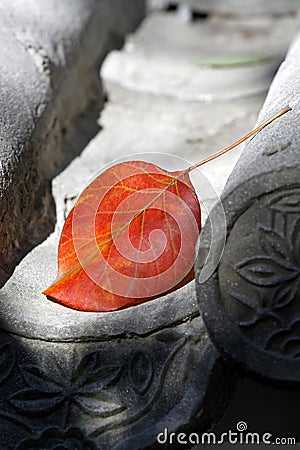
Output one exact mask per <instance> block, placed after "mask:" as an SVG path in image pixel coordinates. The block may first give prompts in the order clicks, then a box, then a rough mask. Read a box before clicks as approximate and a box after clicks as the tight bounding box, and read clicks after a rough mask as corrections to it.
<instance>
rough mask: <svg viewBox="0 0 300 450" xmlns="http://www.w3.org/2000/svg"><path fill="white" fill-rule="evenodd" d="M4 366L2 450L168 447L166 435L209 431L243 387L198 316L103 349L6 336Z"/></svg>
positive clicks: (0, 425) (1, 376)
mask: <svg viewBox="0 0 300 450" xmlns="http://www.w3.org/2000/svg"><path fill="white" fill-rule="evenodd" d="M135 314H137V315H138V314H139V313H138V312H136V313H135ZM99 319H100V318H99ZM139 319H140V320H142V321H149V317H147V316H145V315H144V314H141V316H140V317H139ZM106 320H107V321H108V323H109V322H110V319H109V318H107V319H106ZM150 321H151V319H150ZM170 325H171V324H170ZM98 326H99V327H101V319H100V320H99V322H98ZM95 334H97V333H95ZM1 361H2V365H1V370H0V382H1V385H0V419H1V420H0V429H1V433H0V448H3V449H4V448H5V449H7V450H9V449H23V450H24V449H28V450H29V449H30V450H32V449H35V448H36V449H41V448H43V449H52V448H54V444H56V446H57V447H58V446H59V445H60V446H61V448H71V447H69V446H70V445H72V449H73V448H74V449H75V448H77V449H81V448H82V449H98V448H99V449H100V448H113V449H124V450H125V449H126V450H134V449H136V450H137V449H142V448H160V447H161V445H160V444H158V443H157V441H156V437H157V435H158V434H159V433H160V432H163V430H164V428H165V427H166V428H167V429H168V432H174V431H178V428H180V431H187V430H190V431H192V430H194V431H195V430H197V432H202V431H204V430H206V429H207V427H209V426H211V424H212V423H213V422H214V421H216V420H217V419H218V418H219V416H220V415H221V414H222V413H223V410H224V406H225V404H226V402H227V400H228V395H229V393H230V390H231V387H232V385H233V383H234V380H235V376H234V375H233V374H232V372H231V370H230V369H228V368H227V367H226V366H225V365H224V363H223V361H222V360H221V358H220V356H219V355H218V353H217V351H216V350H215V348H214V346H213V345H212V344H211V342H210V340H209V339H208V336H207V332H206V331H205V329H204V327H203V323H202V320H201V318H200V317H199V316H198V317H196V318H194V319H192V320H188V321H186V322H185V323H181V324H178V325H177V326H176V327H174V326H170V327H165V329H164V330H163V331H159V330H156V331H154V332H153V331H152V332H150V333H149V334H148V335H147V337H144V336H139V335H131V336H130V335H129V334H128V335H126V333H125V334H123V335H120V336H119V337H118V338H115V339H112V338H110V339H108V340H106V341H104V342H99V341H98V340H97V337H96V336H93V338H92V340H91V341H90V342H86V343H82V342H81V343H75V342H73V343H72V344H70V343H68V344H66V343H65V344H64V343H62V342H47V341H45V340H44V341H40V340H34V339H30V340H28V339H25V338H23V337H21V336H16V335H9V334H7V333H5V334H1Z"/></svg>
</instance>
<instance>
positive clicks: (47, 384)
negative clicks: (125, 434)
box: [9, 352, 124, 417]
mask: <svg viewBox="0 0 300 450" xmlns="http://www.w3.org/2000/svg"><path fill="white" fill-rule="evenodd" d="M50 355H51V356H52V357H51V358H50V357H49V356H50ZM99 356H100V355H99V352H91V353H88V354H87V355H85V356H84V357H83V358H82V359H81V360H80V361H79V362H78V363H77V364H73V365H71V370H70V374H67V373H66V372H65V371H64V367H68V362H67V361H59V359H58V358H57V357H56V355H54V354H51V353H49V354H48V357H47V370H42V369H41V368H40V367H38V366H23V367H21V373H22V377H23V380H24V382H25V384H26V385H27V386H28V387H27V388H25V389H22V390H20V391H18V392H16V393H14V394H12V395H11V396H10V398H9V402H10V403H11V404H12V405H13V406H14V408H15V409H16V410H17V411H18V412H19V413H21V414H25V415H48V414H50V413H52V412H53V411H54V410H56V409H57V408H59V407H60V406H62V405H64V404H68V403H69V404H70V403H71V404H75V405H77V406H78V407H79V408H80V409H82V410H83V411H84V412H86V413H89V414H92V415H98V416H101V417H107V416H110V415H114V414H117V413H118V412H120V411H122V410H123V409H124V406H123V405H121V404H120V403H118V402H117V401H116V400H115V399H114V397H113V395H112V394H111V393H110V392H109V389H108V388H109V387H111V386H112V385H113V384H114V383H115V382H116V381H117V380H118V379H119V376H120V373H121V368H120V367H119V366H117V365H116V366H114V365H109V366H101V367H99V366H98V359H99ZM68 375H69V376H68Z"/></svg>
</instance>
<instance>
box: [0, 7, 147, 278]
mask: <svg viewBox="0 0 300 450" xmlns="http://www.w3.org/2000/svg"><path fill="white" fill-rule="evenodd" d="M143 13H144V1H143V0H134V1H133V2H130V5H128V2H126V1H124V0H113V1H108V0H105V1H96V0H91V1H88V2H86V1H83V0H74V1H72V2H61V1H59V0H48V1H47V2H36V1H34V0H30V1H28V2H25V3H22V2H19V1H17V0H15V1H8V0H4V1H2V2H1V5H0V17H1V19H0V20H1V27H0V29H1V31H0V42H1V45H0V60H1V69H0V84H1V99H0V111H1V118H0V136H1V143H0V199H1V203H0V234H1V238H0V249H1V251H0V285H3V283H4V282H5V281H6V280H7V279H8V277H9V276H10V275H11V273H12V271H13V269H14V267H15V265H16V264H17V263H18V262H19V261H20V258H21V257H22V256H24V254H25V253H26V252H27V251H28V250H29V249H30V248H32V247H33V246H34V245H36V244H37V243H39V242H41V240H42V239H44V238H45V237H46V235H47V234H49V232H50V231H51V230H52V229H53V226H54V221H55V215H54V203H53V199H52V196H51V191H50V181H51V179H52V178H53V177H54V176H55V175H56V174H57V173H58V172H59V171H60V170H61V169H62V168H63V167H64V166H65V165H66V164H67V163H68V162H69V161H70V160H71V159H72V158H73V157H74V155H76V154H78V152H79V151H80V150H81V149H82V148H83V146H84V145H85V144H86V143H87V141H88V140H89V139H90V138H91V137H92V136H93V135H94V134H95V133H96V132H97V130H98V129H99V127H98V125H97V123H96V119H97V116H98V114H99V110H100V108H101V107H102V105H103V102H104V95H103V91H102V88H101V83H100V81H99V67H100V64H101V62H102V61H103V59H104V57H105V56H106V54H107V53H108V51H109V50H111V49H112V48H115V47H118V46H120V45H121V43H122V38H123V35H124V33H125V32H127V31H131V30H132V29H134V28H135V27H136V25H137V24H138V22H139V21H140V20H141V18H142V16H143Z"/></svg>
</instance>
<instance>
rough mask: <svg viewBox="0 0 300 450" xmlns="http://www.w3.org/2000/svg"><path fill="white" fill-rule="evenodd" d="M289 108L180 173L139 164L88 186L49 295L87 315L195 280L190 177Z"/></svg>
mask: <svg viewBox="0 0 300 450" xmlns="http://www.w3.org/2000/svg"><path fill="white" fill-rule="evenodd" d="M290 110H291V107H290V106H286V107H285V108H283V109H282V110H281V111H279V112H278V113H276V114H275V115H274V116H272V117H271V118H270V119H268V120H267V121H265V122H264V123H262V124H261V125H259V126H258V127H257V128H255V129H254V130H253V131H251V132H250V133H248V134H247V135H245V136H244V137H243V138H241V139H239V140H238V141H236V142H235V143H234V144H232V145H230V146H229V147H227V148H225V149H223V150H221V151H220V152H218V153H216V154H214V155H212V156H210V157H208V158H207V159H205V160H203V161H200V162H199V163H196V164H194V165H192V166H190V167H189V168H188V169H186V170H183V171H180V172H167V171H166V170H163V169H161V168H159V167H158V166H155V165H154V164H149V163H143V162H141V161H134V162H126V163H122V164H118V165H116V166H114V167H111V168H110V169H108V170H107V171H106V172H104V173H103V174H102V175H100V176H99V177H98V178H97V179H96V180H95V181H93V182H92V183H91V184H90V185H89V186H88V187H87V188H86V189H85V191H84V192H83V193H82V194H81V196H80V197H79V199H78V201H77V203H76V205H75V207H74V208H73V210H72V211H71V213H70V214H69V216H68V217H67V220H66V222H65V225H64V228H63V231H62V235H61V238H60V242H59V249H58V275H57V279H56V280H55V281H54V283H53V284H52V285H51V286H50V287H49V288H48V289H46V290H45V291H44V294H46V295H47V296H48V297H49V298H51V299H52V300H54V301H57V302H59V303H62V304H63V305H66V306H69V307H71V308H75V309H79V310H82V311H113V310H115V309H120V308H125V307H128V306H131V305H137V304H138V303H142V302H145V301H146V300H150V299H153V298H155V297H158V296H160V295H163V294H166V293H167V292H171V291H173V290H175V289H177V288H179V287H180V286H183V285H184V284H185V283H187V282H188V281H190V280H191V279H192V278H193V276H194V273H193V264H194V251H195V250H194V249H195V244H196V240H197V237H198V234H199V232H200V205H199V202H198V199H197V197H196V194H195V191H194V188H193V186H192V184H191V181H190V178H189V172H191V171H192V170H194V169H196V168H197V167H200V166H202V165H203V164H206V163H207V162H209V161H212V160H213V159H215V158H217V157H219V156H221V155H224V154H225V153H227V152H229V151H230V150H232V149H233V148H235V147H236V146H237V145H239V144H241V143H242V142H244V141H245V140H246V139H248V138H250V137H251V136H254V135H255V134H256V133H259V132H260V131H261V130H263V129H264V128H265V127H266V126H268V125H269V124H270V123H272V122H273V121H274V120H275V119H278V118H279V117H281V116H282V115H283V114H285V113H287V112H288V111H290ZM252 271H253V270H252ZM250 272H251V271H250ZM254 272H255V270H254Z"/></svg>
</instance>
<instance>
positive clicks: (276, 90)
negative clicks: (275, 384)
mask: <svg viewBox="0 0 300 450" xmlns="http://www.w3.org/2000/svg"><path fill="white" fill-rule="evenodd" d="M299 54H300V39H299V36H298V37H297V38H296V39H295V42H294V44H293V45H292V47H291V49H290V51H289V53H288V56H287V58H286V60H285V62H284V63H283V64H282V66H281V68H280V70H279V72H278V74H277V75H276V77H275V79H274V81H273V83H272V86H271V88H270V91H269V93H268V96H267V99H266V102H265V104H264V106H263V108H262V111H261V113H260V115H259V118H258V122H262V121H263V120H264V119H266V118H267V117H269V116H271V115H272V114H273V113H274V112H275V110H279V109H280V108H281V107H283V106H285V105H286V104H288V103H289V104H290V105H291V106H292V108H293V110H292V111H291V112H289V113H288V114H287V115H286V116H285V117H282V118H281V119H279V120H278V121H276V122H275V123H274V124H272V125H271V126H270V128H268V129H266V130H264V131H263V132H261V133H260V134H259V135H258V136H256V137H255V138H254V139H252V140H251V142H250V143H249V144H248V145H247V146H246V148H245V150H244V152H243V153H242V156H241V157H240V159H239V161H238V163H237V165H236V167H235V169H234V171H233V172H232V174H231V176H230V178H229V180H228V183H227V185H226V187H225V190H224V193H223V194H222V204H223V207H224V210H225V214H226V221H227V242H226V246H225V249H224V253H223V255H222V257H221V255H215V258H220V257H221V259H220V263H219V266H218V269H217V270H216V272H215V274H214V275H213V277H212V278H211V279H210V280H209V281H207V282H206V283H204V284H199V283H198V286H197V291H198V299H199V305H200V309H201V311H202V313H203V317H204V319H205V322H206V324H207V326H208V329H209V330H210V333H211V336H212V338H213V340H214V342H215V343H216V344H217V346H218V348H220V349H221V351H222V352H224V353H225V354H226V355H227V356H228V357H230V358H232V359H233V360H235V361H236V362H238V363H239V364H240V365H241V366H242V367H243V368H245V369H247V370H248V371H250V372H252V373H254V374H256V375H260V376H263V377H266V378H268V379H269V380H273V381H282V382H286V383H289V382H294V383H296V382H299V381H300V376H299V374H300V360H299V355H300V347H299V342H300V334H299V323H300V316H299V314H300V310H299V307H298V300H299V280H300V278H299V273H300V271H299V255H298V252H299V235H300V230H299V205H300V194H299V193H300V189H299V188H300V186H299V179H300V168H299V165H298V159H299V158H297V155H299V148H300V141H299V140H300V135H299V133H298V124H299V96H298V95H297V93H298V92H299V89H300V78H299ZM209 234H210V232H209V223H208V226H207V227H206V230H204V233H203V236H202V243H201V239H200V251H199V256H198V261H197V264H196V267H197V279H199V276H200V272H201V267H202V265H203V262H204V259H205V254H206V253H207V250H208V247H209V240H210V237H209ZM220 324H222V326H220Z"/></svg>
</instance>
